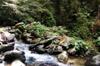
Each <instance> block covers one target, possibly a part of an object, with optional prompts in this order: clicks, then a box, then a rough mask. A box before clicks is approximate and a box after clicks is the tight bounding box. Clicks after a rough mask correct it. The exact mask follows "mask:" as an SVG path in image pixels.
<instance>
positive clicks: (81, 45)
mask: <svg viewBox="0 0 100 66" xmlns="http://www.w3.org/2000/svg"><path fill="white" fill-rule="evenodd" d="M71 44H72V45H73V48H75V50H76V54H78V55H84V54H85V53H86V51H88V49H89V46H88V45H87V44H86V43H85V42H84V41H83V40H79V39H78V40H75V39H73V40H72V41H71Z"/></svg>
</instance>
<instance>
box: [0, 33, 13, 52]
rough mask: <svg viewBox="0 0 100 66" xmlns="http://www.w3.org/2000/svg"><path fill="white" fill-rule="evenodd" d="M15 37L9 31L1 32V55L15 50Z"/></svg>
mask: <svg viewBox="0 0 100 66" xmlns="http://www.w3.org/2000/svg"><path fill="white" fill-rule="evenodd" d="M14 38H15V36H14V35H13V34H11V33H9V32H7V31H0V53H2V52H6V51H10V50H13V49H14V44H15V41H14Z"/></svg>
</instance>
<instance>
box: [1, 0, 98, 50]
mask: <svg viewBox="0 0 100 66" xmlns="http://www.w3.org/2000/svg"><path fill="white" fill-rule="evenodd" d="M91 4H92V5H91ZM99 4H100V0H93V1H90V0H15V1H14V0H0V24H1V25H12V26H14V25H15V24H16V23H18V24H17V26H18V27H17V26H15V27H16V29H18V31H17V32H19V33H20V34H21V35H23V34H24V33H25V32H26V33H35V36H36V37H38V38H39V37H43V36H44V35H48V33H49V34H50V35H62V34H66V35H68V36H71V37H74V38H78V39H79V40H84V41H87V44H89V42H90V45H91V44H92V45H93V44H96V46H99V47H100V7H99ZM34 22H36V23H34ZM32 23H33V24H32ZM19 24H20V25H19ZM55 26H56V27H55ZM59 26H60V27H59ZM63 28H64V29H63ZM32 31H34V32H32ZM46 33H47V34H46ZM78 43H79V44H78ZM81 44H82V45H81ZM77 45H79V47H78V48H80V49H81V48H84V42H83V41H76V43H75V47H76V49H77V50H79V49H78V48H77ZM81 46H82V47H81ZM86 48H87V47H85V49H86Z"/></svg>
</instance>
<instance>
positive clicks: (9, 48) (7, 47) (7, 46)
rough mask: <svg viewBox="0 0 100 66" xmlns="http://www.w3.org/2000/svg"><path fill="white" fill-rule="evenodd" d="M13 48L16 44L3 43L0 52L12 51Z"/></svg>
mask: <svg viewBox="0 0 100 66" xmlns="http://www.w3.org/2000/svg"><path fill="white" fill-rule="evenodd" d="M13 49H14V44H7V45H1V46H0V53H4V52H6V51H10V50H13Z"/></svg>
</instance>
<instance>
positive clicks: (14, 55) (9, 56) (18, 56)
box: [4, 51, 26, 64]
mask: <svg viewBox="0 0 100 66" xmlns="http://www.w3.org/2000/svg"><path fill="white" fill-rule="evenodd" d="M15 60H20V61H21V62H23V63H25V60H26V58H25V56H24V54H23V52H22V53H19V52H12V51H9V52H7V53H5V55H4V61H5V62H6V63H8V64H11V63H12V62H13V61H15Z"/></svg>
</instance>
